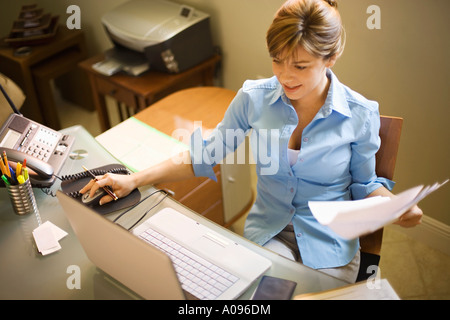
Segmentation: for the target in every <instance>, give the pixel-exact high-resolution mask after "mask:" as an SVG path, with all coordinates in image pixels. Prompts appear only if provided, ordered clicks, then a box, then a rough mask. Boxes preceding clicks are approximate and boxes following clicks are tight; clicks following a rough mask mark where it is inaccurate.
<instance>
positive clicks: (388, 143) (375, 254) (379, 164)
mask: <svg viewBox="0 0 450 320" xmlns="http://www.w3.org/2000/svg"><path fill="white" fill-rule="evenodd" d="M380 121H381V126H380V139H381V146H380V149H379V150H378V152H377V154H376V168H375V171H376V173H377V175H378V176H379V177H384V178H387V179H390V180H393V177H394V169H395V162H396V160H397V152H398V147H399V144H400V134H401V131H402V124H403V119H402V118H398V117H389V116H380ZM382 240H383V228H381V229H379V230H377V231H375V232H373V233H370V234H367V235H364V236H361V237H360V238H359V241H360V246H361V263H360V267H359V273H358V277H357V279H356V282H358V281H363V280H367V279H368V278H369V277H370V276H373V271H369V272H368V270H367V268H368V267H369V266H371V265H372V266H373V265H374V266H378V264H379V263H380V251H381V242H382Z"/></svg>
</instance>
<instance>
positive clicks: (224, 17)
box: [0, 0, 450, 225]
mask: <svg viewBox="0 0 450 320" xmlns="http://www.w3.org/2000/svg"><path fill="white" fill-rule="evenodd" d="M5 2H6V4H5ZM33 2H36V3H38V4H39V5H41V6H43V7H44V8H45V9H46V10H50V11H52V12H54V13H59V14H60V15H61V19H62V22H64V21H65V19H66V17H67V16H68V15H67V14H66V13H65V10H66V8H67V6H68V5H70V4H77V5H79V6H80V8H81V19H82V21H81V26H82V29H83V30H85V31H86V33H87V38H88V46H89V49H90V52H91V54H94V53H98V52H101V51H102V50H105V49H107V48H109V47H110V46H111V44H110V42H109V41H108V39H107V37H106V35H105V33H104V31H103V29H102V26H101V23H100V20H99V18H100V16H101V15H102V14H103V13H104V12H106V11H108V10H110V9H111V8H113V7H114V6H116V5H118V4H120V3H123V2H125V1H124V0H95V1H93V0H77V1H73V0H36V1H33ZM176 2H180V3H185V4H188V5H191V6H193V7H195V8H198V9H200V10H203V11H205V12H208V13H209V14H210V15H211V19H212V29H213V36H214V41H215V43H216V44H217V45H220V46H221V48H222V51H223V77H222V85H223V86H225V87H227V88H230V89H233V90H237V89H239V88H240V86H241V84H242V82H243V81H244V80H245V79H249V78H256V77H259V76H264V77H268V76H271V74H272V72H271V64H270V59H269V58H268V54H267V51H266V48H265V41H264V38H265V32H266V30H267V28H268V26H269V24H270V22H271V20H272V17H273V14H274V13H275V11H276V10H277V8H278V7H279V6H280V5H281V4H282V3H283V2H284V1H283V0H226V1H224V0H177V1H176ZM22 3H27V2H26V1H3V4H2V11H1V12H0V31H1V34H6V33H7V31H8V30H9V28H10V26H11V24H12V21H13V19H14V17H15V16H16V14H17V12H18V10H19V8H20V5H21V4H22ZM372 4H375V5H378V6H379V7H380V8H381V29H380V30H369V29H368V28H367V27H366V20H367V18H368V17H369V14H367V13H366V9H367V7H368V6H369V5H372ZM339 5H340V11H341V14H342V17H343V20H344V24H345V26H346V30H347V46H346V50H345V52H344V55H343V56H342V58H341V59H340V60H339V61H338V63H337V64H336V66H335V67H334V72H335V73H336V74H337V75H338V77H339V78H340V80H341V81H342V82H343V83H345V84H347V85H348V86H350V87H351V88H353V89H354V90H356V91H358V92H360V93H361V94H363V95H365V96H366V97H368V98H370V99H374V100H377V101H378V102H379V103H380V110H381V113H382V114H386V115H395V116H401V117H403V118H404V119H405V123H404V127H403V134H402V140H401V147H400V151H399V157H398V162H397V168H396V176H395V180H396V181H398V183H397V185H396V187H395V189H394V191H395V192H400V191H402V190H405V189H407V188H409V187H413V186H415V185H418V184H429V183H432V182H434V181H435V180H439V181H442V180H444V179H446V178H447V177H450V169H449V156H450V150H449V132H450V131H449V129H448V127H449V124H448V119H449V118H450V108H449V107H450V103H449V101H450V93H449V89H450V88H449V83H450V81H449V77H450V62H449V60H448V59H449V57H450V40H449V36H448V31H449V30H450V28H449V27H450V20H449V19H448V18H447V15H448V12H449V11H450V1H448V0H428V1H422V0H395V1H392V0H341V1H340V3H339ZM5 6H6V7H5ZM448 199H450V187H449V186H447V187H446V188H445V189H443V190H440V191H437V192H436V193H435V194H433V195H431V196H430V197H429V198H428V199H425V200H423V201H422V202H421V207H422V208H423V210H424V212H425V214H427V215H428V216H430V217H432V218H434V219H437V220H439V221H441V222H443V223H445V224H447V225H450V215H449V214H448V211H449V209H448V207H449V200H448Z"/></svg>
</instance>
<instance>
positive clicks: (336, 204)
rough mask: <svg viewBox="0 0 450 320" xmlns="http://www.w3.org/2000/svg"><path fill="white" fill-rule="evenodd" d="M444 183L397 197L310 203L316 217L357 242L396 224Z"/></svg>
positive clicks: (407, 192) (416, 189)
mask: <svg viewBox="0 0 450 320" xmlns="http://www.w3.org/2000/svg"><path fill="white" fill-rule="evenodd" d="M447 181H448V179H447V180H446V181H444V182H443V183H441V184H439V183H435V184H434V185H432V186H427V187H423V186H417V187H414V188H411V189H408V190H406V191H403V192H402V193H399V194H398V195H396V197H394V198H387V197H373V198H367V199H363V200H356V201H309V202H308V205H309V208H310V209H311V212H312V214H313V216H314V217H315V218H316V219H317V221H319V223H320V224H322V225H326V226H328V227H330V228H331V229H332V230H333V231H334V232H336V233H337V234H338V235H340V236H341V237H343V238H345V239H355V238H358V237H360V236H361V235H364V234H367V233H371V232H374V231H375V230H378V229H380V228H382V227H384V226H386V225H388V224H390V223H392V222H394V221H396V220H397V219H398V218H400V216H401V215H402V214H403V213H405V212H406V211H407V210H408V209H410V208H411V207H412V206H414V205H415V204H417V203H418V202H419V201H420V200H422V199H423V198H425V197H426V196H428V195H429V194H430V193H432V192H434V191H435V190H437V189H439V188H440V187H441V186H443V185H444V184H445V183H447Z"/></svg>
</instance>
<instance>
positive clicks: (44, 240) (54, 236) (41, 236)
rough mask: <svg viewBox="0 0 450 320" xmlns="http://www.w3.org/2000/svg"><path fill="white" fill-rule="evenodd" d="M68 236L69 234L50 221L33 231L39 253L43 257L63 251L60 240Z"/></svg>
mask: <svg viewBox="0 0 450 320" xmlns="http://www.w3.org/2000/svg"><path fill="white" fill-rule="evenodd" d="M65 236H67V232H65V231H64V230H62V229H61V228H58V227H57V226H55V225H54V224H53V223H51V222H50V221H46V222H44V223H43V224H41V225H40V226H39V227H37V228H36V229H34V230H33V238H34V241H35V242H36V246H37V248H38V251H39V252H40V253H42V255H43V256H45V255H47V254H50V253H53V252H56V251H58V250H59V249H61V245H60V244H59V240H61V239H62V238H64V237H65Z"/></svg>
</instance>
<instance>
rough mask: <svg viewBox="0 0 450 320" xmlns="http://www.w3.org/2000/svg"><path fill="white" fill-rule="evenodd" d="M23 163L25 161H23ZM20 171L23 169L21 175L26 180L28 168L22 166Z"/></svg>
mask: <svg viewBox="0 0 450 320" xmlns="http://www.w3.org/2000/svg"><path fill="white" fill-rule="evenodd" d="M24 164H25V162H24ZM22 171H23V177H24V178H25V181H27V180H28V168H25V166H23V167H22Z"/></svg>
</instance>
